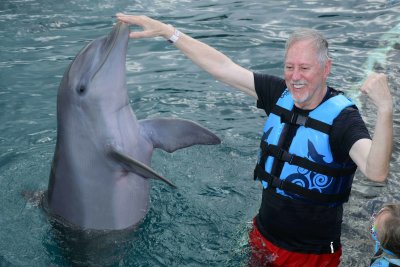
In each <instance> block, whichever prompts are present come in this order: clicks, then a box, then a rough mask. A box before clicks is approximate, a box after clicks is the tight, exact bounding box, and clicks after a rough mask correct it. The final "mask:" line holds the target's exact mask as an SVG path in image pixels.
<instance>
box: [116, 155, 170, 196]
mask: <svg viewBox="0 0 400 267" xmlns="http://www.w3.org/2000/svg"><path fill="white" fill-rule="evenodd" d="M109 155H110V156H111V157H112V158H113V159H115V160H117V161H118V162H119V163H121V164H122V165H123V166H124V167H125V168H126V169H127V170H128V171H129V172H133V173H136V174H138V175H140V176H143V177H145V178H152V179H158V180H161V181H163V182H165V183H167V184H169V185H170V186H172V187H175V188H176V186H175V185H174V184H173V183H172V182H171V181H169V180H167V179H166V178H164V177H163V176H161V175H160V174H158V173H156V172H155V171H154V170H153V169H151V168H150V167H148V166H146V165H145V164H143V163H141V162H140V161H137V160H135V159H133V158H132V157H130V156H128V155H126V154H124V153H122V152H120V151H118V150H117V149H115V148H111V149H110V151H109Z"/></svg>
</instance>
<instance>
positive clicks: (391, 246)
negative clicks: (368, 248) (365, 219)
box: [371, 204, 400, 257]
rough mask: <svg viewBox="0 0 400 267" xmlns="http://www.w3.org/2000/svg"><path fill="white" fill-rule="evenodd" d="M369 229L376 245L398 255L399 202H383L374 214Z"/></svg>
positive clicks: (399, 244) (399, 249)
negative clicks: (381, 206)
mask: <svg viewBox="0 0 400 267" xmlns="http://www.w3.org/2000/svg"><path fill="white" fill-rule="evenodd" d="M371 231H372V236H373V238H374V239H376V240H375V241H377V246H380V247H381V248H383V249H384V251H386V252H387V251H389V252H391V253H392V254H395V256H397V257H400V204H385V205H384V206H383V208H382V209H381V210H380V211H379V212H378V213H377V214H376V215H375V216H374V222H373V225H372V228H371Z"/></svg>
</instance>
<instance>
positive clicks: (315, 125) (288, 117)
mask: <svg viewBox="0 0 400 267" xmlns="http://www.w3.org/2000/svg"><path fill="white" fill-rule="evenodd" d="M271 113H273V114H275V115H277V116H279V117H280V118H281V122H283V123H290V124H293V125H300V126H304V127H307V128H311V129H314V130H317V131H320V132H323V133H325V134H329V132H330V130H331V125H329V124H327V123H325V122H322V121H319V120H316V119H313V118H311V117H309V116H304V115H301V114H299V113H297V112H294V111H293V110H287V109H285V108H283V107H281V106H279V105H275V106H274V107H273V109H272V111H271Z"/></svg>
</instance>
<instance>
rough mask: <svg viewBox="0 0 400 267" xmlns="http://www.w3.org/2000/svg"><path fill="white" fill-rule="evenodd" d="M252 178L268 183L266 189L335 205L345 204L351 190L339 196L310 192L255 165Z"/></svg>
mask: <svg viewBox="0 0 400 267" xmlns="http://www.w3.org/2000/svg"><path fill="white" fill-rule="evenodd" d="M254 177H255V178H256V177H258V178H259V179H261V180H262V181H265V182H267V183H268V187H267V188H266V189H265V190H268V189H275V188H279V189H281V190H284V191H286V192H289V193H294V194H296V195H299V196H301V197H304V198H306V199H309V200H312V201H316V202H322V203H335V202H346V201H348V199H349V196H350V191H351V188H349V189H347V190H346V191H345V192H343V193H340V194H323V193H320V192H318V191H315V190H310V189H308V188H305V187H302V186H299V185H297V184H294V183H291V182H288V181H286V180H283V179H279V178H278V177H276V176H274V175H271V174H269V173H267V172H266V171H265V170H264V168H263V167H262V166H260V165H257V166H256V168H255V170H254Z"/></svg>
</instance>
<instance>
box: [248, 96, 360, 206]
mask: <svg viewBox="0 0 400 267" xmlns="http://www.w3.org/2000/svg"><path fill="white" fill-rule="evenodd" d="M352 105H353V103H352V102H351V101H350V100H349V99H348V98H346V97H345V96H344V95H342V94H339V95H336V96H333V97H331V98H329V99H327V100H326V101H325V102H323V103H321V104H320V105H319V106H318V107H317V108H315V109H314V110H312V111H310V113H309V114H308V116H303V115H300V114H298V113H296V112H294V111H293V107H294V101H293V99H292V96H291V94H290V92H289V90H288V89H286V90H285V91H284V92H283V93H282V95H281V97H280V98H279V100H278V101H277V103H276V105H275V107H274V108H273V110H272V112H271V113H270V115H269V117H268V119H267V122H266V124H265V127H264V130H263V132H264V134H263V137H262V141H261V152H260V156H259V160H258V164H257V166H256V169H255V173H254V178H255V179H256V178H258V179H260V180H261V182H262V185H263V187H264V189H274V190H276V193H278V194H281V195H283V196H286V197H290V198H296V199H298V198H301V199H308V200H311V201H316V202H319V203H320V202H322V203H331V204H333V203H343V202H346V201H347V200H348V197H349V194H350V190H351V185H352V181H353V176H354V173H355V170H356V165H355V164H354V163H353V162H351V161H349V162H345V163H337V162H335V161H334V159H333V156H332V152H331V148H330V143H329V133H330V129H331V126H332V123H333V120H334V119H335V118H336V117H337V116H338V115H339V113H340V112H341V111H342V110H343V109H345V108H346V107H349V106H352ZM287 123H289V124H295V125H298V129H297V132H296V134H295V136H294V137H293V140H292V142H291V144H290V147H289V149H288V151H286V150H283V149H282V148H281V147H280V146H279V145H280V144H281V143H282V140H281V139H282V138H284V136H281V135H282V130H283V129H284V126H285V125H286V124H287ZM276 160H281V161H283V162H284V165H283V168H282V171H281V173H280V174H274V173H271V170H272V169H273V168H272V166H273V164H274V162H275V161H276ZM275 175H279V177H277V176H275Z"/></svg>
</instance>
